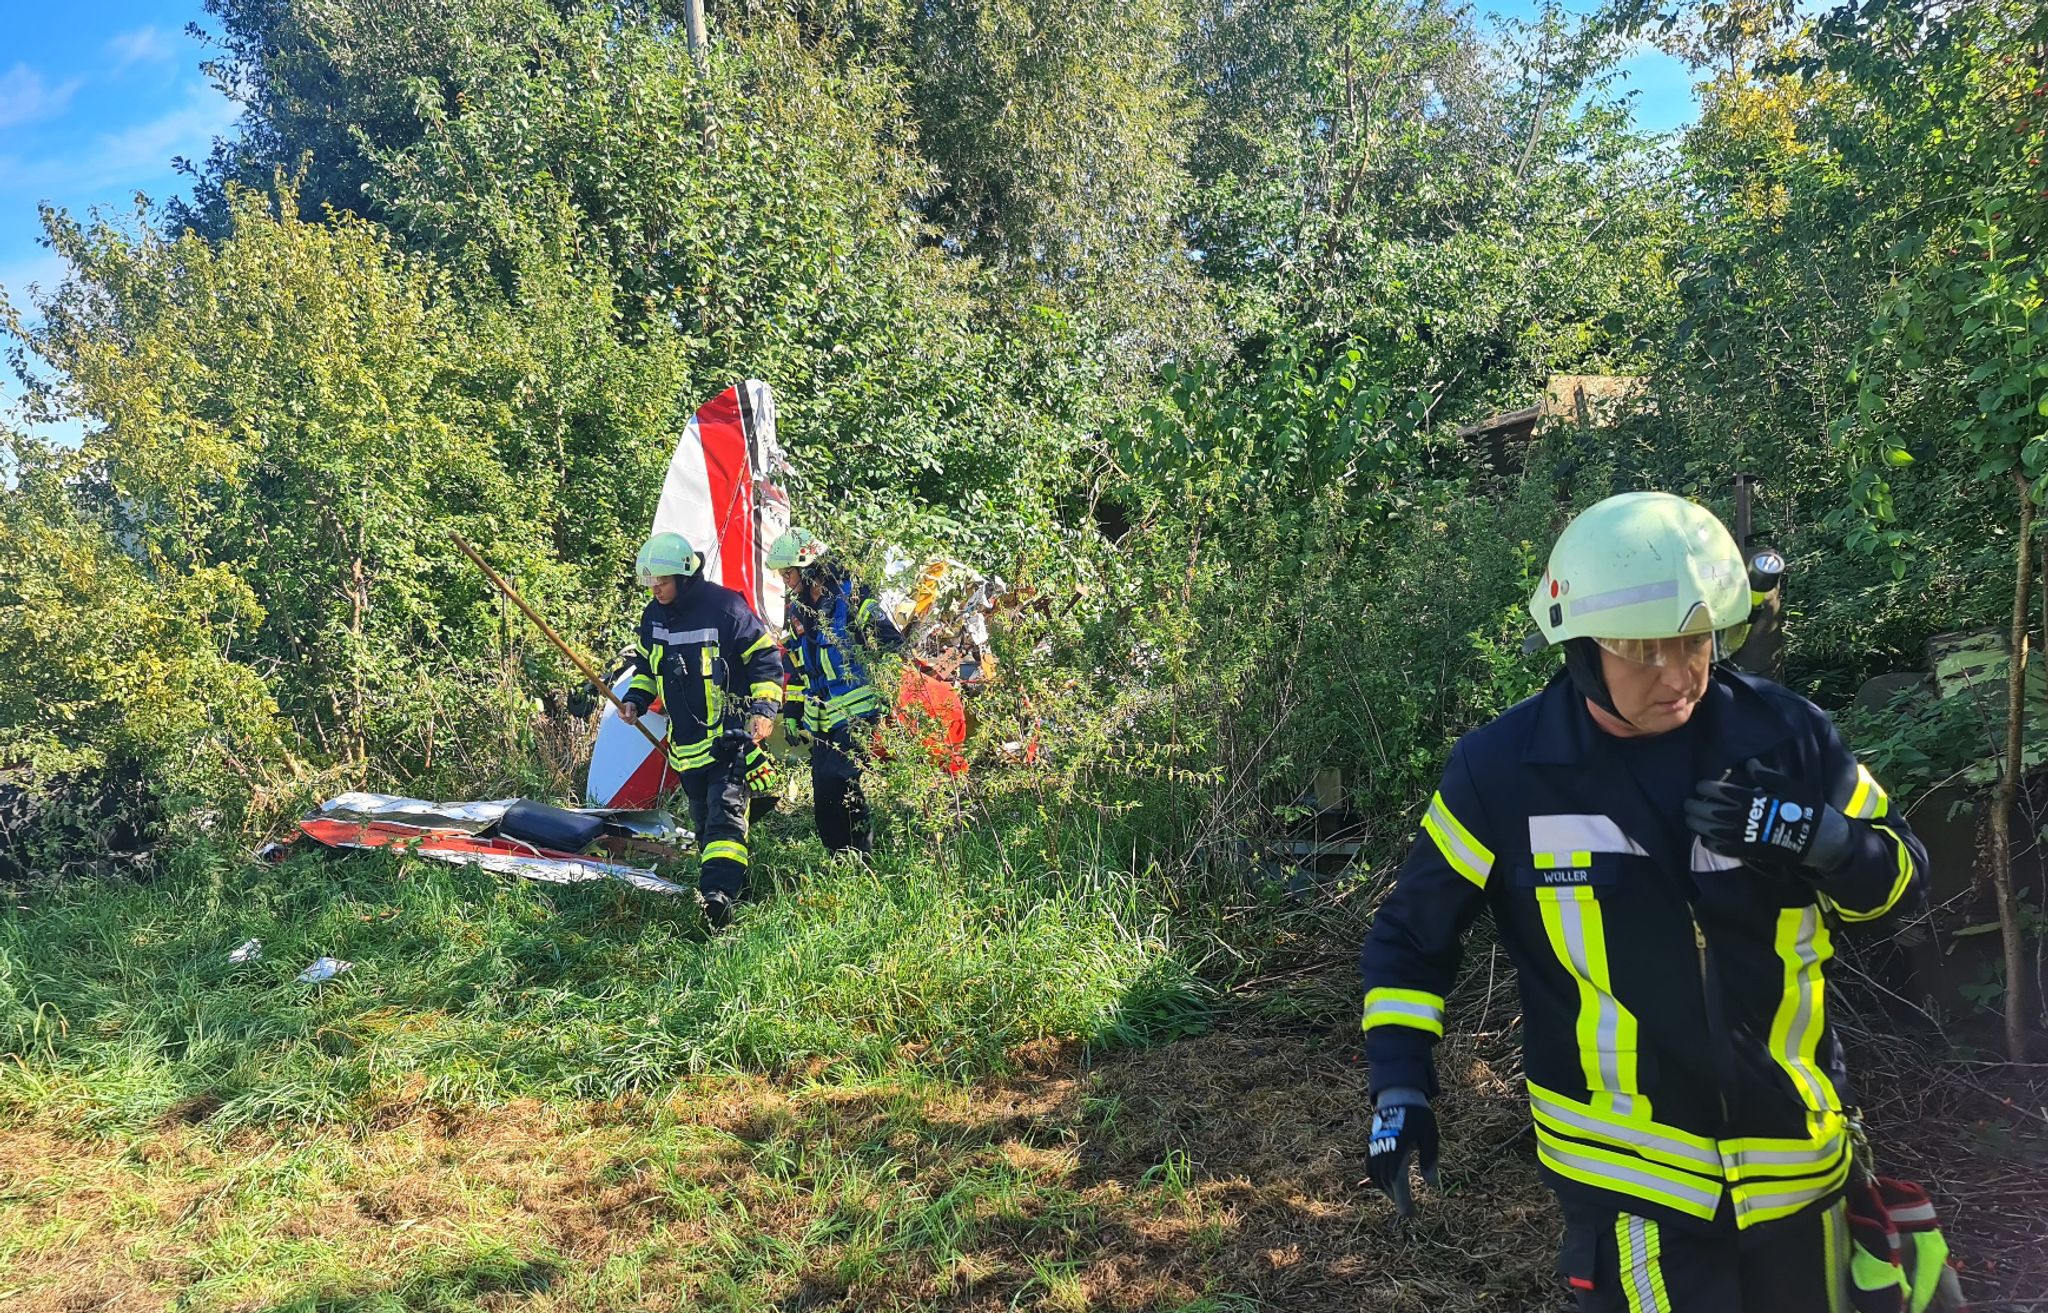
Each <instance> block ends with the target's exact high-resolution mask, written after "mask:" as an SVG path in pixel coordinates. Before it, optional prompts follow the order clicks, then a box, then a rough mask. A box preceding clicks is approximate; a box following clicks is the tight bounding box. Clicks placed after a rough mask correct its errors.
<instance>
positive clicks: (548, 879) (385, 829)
mask: <svg viewBox="0 0 2048 1313" xmlns="http://www.w3.org/2000/svg"><path fill="white" fill-rule="evenodd" d="M299 829H300V831H301V832H302V833H304V834H305V835H306V837H307V838H309V839H312V840H313V841H314V842H316V843H322V844H325V845H327V846H328V847H330V848H357V849H365V850H372V849H378V848H391V849H396V850H400V851H403V852H408V853H411V854H414V855H416V856H419V857H430V858H432V859H434V860H435V861H438V862H448V863H450V864H452V865H456V866H480V867H482V868H484V869H485V870H487V871H494V872H496V873H498V874H500V875H516V876H518V877H520V878H521V879H525V880H539V881H541V882H543V883H546V884H585V883H588V882H590V881H592V880H617V881H619V882H620V883H622V884H629V885H631V886H633V887H634V888H635V889H642V890H646V891H647V892H649V893H664V894H677V893H683V892H685V890H684V889H683V887H682V886H681V885H678V884H672V883H670V882H669V881H667V880H664V879H662V878H661V877H660V876H658V875H656V874H654V872H652V871H646V870H642V869H640V868H639V867H635V866H625V865H621V864H619V863H616V862H607V861H602V860H600V859H597V858H592V857H585V856H583V855H582V854H580V853H562V852H555V851H552V850H550V849H546V848H536V847H535V846H533V845H532V844H529V843H521V842H520V841H519V840H517V839H505V838H493V837H486V836H483V835H477V834H466V833H463V832H462V831H460V830H431V829H423V828H421V827H419V826H416V825H406V824H402V823H400V822H395V821H357V820H343V819H339V818H335V817H330V816H326V815H318V816H309V817H307V818H306V819H305V820H303V821H300V822H299Z"/></svg>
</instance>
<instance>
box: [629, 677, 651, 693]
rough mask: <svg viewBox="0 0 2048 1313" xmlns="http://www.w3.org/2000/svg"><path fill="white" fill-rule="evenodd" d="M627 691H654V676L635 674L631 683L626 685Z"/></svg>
mask: <svg viewBox="0 0 2048 1313" xmlns="http://www.w3.org/2000/svg"><path fill="white" fill-rule="evenodd" d="M626 691H627V692H628V693H649V694H651V693H653V692H654V676H652V675H635V676H633V678H632V680H631V681H630V682H629V683H628V684H627V685H626Z"/></svg>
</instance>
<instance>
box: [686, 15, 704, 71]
mask: <svg viewBox="0 0 2048 1313" xmlns="http://www.w3.org/2000/svg"><path fill="white" fill-rule="evenodd" d="M683 26H684V27H685V28H686V29H688V31H689V36H690V58H691V59H694V60H696V61H697V71H698V72H699V73H702V72H703V71H704V0H684V5H683Z"/></svg>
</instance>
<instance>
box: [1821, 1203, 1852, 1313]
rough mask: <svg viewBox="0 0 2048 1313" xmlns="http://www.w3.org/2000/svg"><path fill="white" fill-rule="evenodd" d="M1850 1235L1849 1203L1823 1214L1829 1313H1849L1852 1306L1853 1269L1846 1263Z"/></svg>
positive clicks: (1823, 1260)
mask: <svg viewBox="0 0 2048 1313" xmlns="http://www.w3.org/2000/svg"><path fill="white" fill-rule="evenodd" d="M1848 1233H1849V1201H1848V1200H1846V1199H1841V1200H1837V1201H1836V1203H1835V1206H1834V1207H1833V1208H1830V1209H1828V1210H1827V1212H1825V1213H1823V1214H1821V1219H1820V1262H1821V1279H1822V1280H1823V1281H1826V1282H1827V1285H1828V1313H1847V1310H1848V1306H1849V1289H1848V1281H1849V1268H1848V1264H1846V1263H1844V1262H1843V1261H1842V1248H1843V1242H1844V1241H1846V1240H1847V1239H1848Z"/></svg>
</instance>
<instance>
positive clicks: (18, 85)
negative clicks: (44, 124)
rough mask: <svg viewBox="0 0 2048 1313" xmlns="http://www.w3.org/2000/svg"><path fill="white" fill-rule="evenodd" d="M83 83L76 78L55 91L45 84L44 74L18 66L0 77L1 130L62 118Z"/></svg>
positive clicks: (54, 88)
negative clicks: (38, 120)
mask: <svg viewBox="0 0 2048 1313" xmlns="http://www.w3.org/2000/svg"><path fill="white" fill-rule="evenodd" d="M82 80H83V79H80V78H73V79H71V80H70V81H69V82H65V83H62V84H61V85H58V86H54V87H53V86H50V85H49V84H48V83H46V82H44V81H43V75H42V74H41V73H38V72H36V71H35V70H34V69H32V68H30V67H29V66H28V65H27V64H20V63H17V64H16V65H15V66H14V67H13V68H10V69H8V70H7V71H6V72H5V73H0V128H5V127H12V126H13V125H14V124H17V123H33V122H35V121H36V120H37V119H46V118H50V117H51V116H53V115H56V114H62V113H63V112H64V109H65V107H66V106H67V105H69V104H70V103H71V93H73V92H74V91H77V90H78V87H79V83H80V82H81V81H82Z"/></svg>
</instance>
